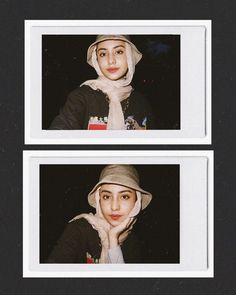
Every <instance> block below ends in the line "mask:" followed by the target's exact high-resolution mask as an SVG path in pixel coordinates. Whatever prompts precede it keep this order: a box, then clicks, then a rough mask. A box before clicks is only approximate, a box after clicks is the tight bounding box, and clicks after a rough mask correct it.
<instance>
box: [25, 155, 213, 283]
mask: <svg viewBox="0 0 236 295" xmlns="http://www.w3.org/2000/svg"><path fill="white" fill-rule="evenodd" d="M111 163H122V164H142V165H143V164H145V165H158V164H162V165H163V164H179V165H180V263H179V264H122V265H121V264H117V265H114V264H105V265H104V264H100V265H99V264H93V265H91V264H89V265H88V264H47V263H46V264H45V263H43V264H40V263H39V261H40V260H39V249H40V248H39V247H40V246H39V245H40V243H39V242H40V241H39V198H40V197H39V181H40V180H39V166H40V164H81V165H82V164H93V165H94V164H95V165H96V164H111ZM213 169H214V168H213V151H148V154H147V151H45V150H44V151H42V150H39V151H24V152H23V277H213V276H214V267H213V257H214V256H213V255H214V253H213V252H214V251H213V171H214V170H213ZM193 187H194V188H196V189H194V190H193Z"/></svg>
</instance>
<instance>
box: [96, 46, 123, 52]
mask: <svg viewBox="0 0 236 295" xmlns="http://www.w3.org/2000/svg"><path fill="white" fill-rule="evenodd" d="M118 47H123V48H125V46H124V45H117V46H115V47H113V48H112V49H116V48H118ZM99 50H107V48H99V49H98V50H97V51H99Z"/></svg>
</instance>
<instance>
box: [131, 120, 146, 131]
mask: <svg viewBox="0 0 236 295" xmlns="http://www.w3.org/2000/svg"><path fill="white" fill-rule="evenodd" d="M129 123H130V125H131V126H132V128H131V129H133V130H146V127H141V126H140V125H139V124H138V122H137V121H136V120H134V119H129Z"/></svg>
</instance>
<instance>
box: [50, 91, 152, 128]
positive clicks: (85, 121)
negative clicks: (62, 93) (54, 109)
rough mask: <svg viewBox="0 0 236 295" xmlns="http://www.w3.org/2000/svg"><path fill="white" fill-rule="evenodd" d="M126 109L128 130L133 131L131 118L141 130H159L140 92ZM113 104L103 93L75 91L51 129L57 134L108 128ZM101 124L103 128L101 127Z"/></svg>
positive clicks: (132, 93) (127, 100) (124, 106)
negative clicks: (97, 127)
mask: <svg viewBox="0 0 236 295" xmlns="http://www.w3.org/2000/svg"><path fill="white" fill-rule="evenodd" d="M121 105H122V109H123V112H124V117H125V120H126V122H127V129H132V126H130V125H129V123H128V121H129V120H128V119H129V117H130V116H131V117H132V118H133V119H134V120H136V121H137V122H138V124H139V125H140V126H145V124H146V128H147V129H155V123H154V118H153V116H152V114H151V108H150V106H149V104H148V102H147V100H146V99H145V97H144V96H143V95H142V94H140V93H138V92H137V91H135V90H134V91H132V92H131V94H130V96H129V97H128V98H127V99H125V100H124V101H122V103H121ZM108 111H109V103H108V99H107V98H106V95H105V94H104V93H103V92H102V91H100V90H93V89H92V88H90V87H89V86H85V85H84V86H82V87H78V88H77V89H75V90H74V91H72V92H71V93H70V94H69V96H68V99H67V101H66V103H65V105H64V106H63V108H62V109H61V110H60V113H59V115H58V116H57V117H56V118H55V119H54V120H53V121H52V123H51V126H50V128H49V129H53V130H80V129H85V130H86V129H96V127H95V128H93V126H94V123H98V124H97V126H102V125H103V126H104V129H105V126H106V122H107V121H106V120H107V117H108ZM99 124H100V125H99Z"/></svg>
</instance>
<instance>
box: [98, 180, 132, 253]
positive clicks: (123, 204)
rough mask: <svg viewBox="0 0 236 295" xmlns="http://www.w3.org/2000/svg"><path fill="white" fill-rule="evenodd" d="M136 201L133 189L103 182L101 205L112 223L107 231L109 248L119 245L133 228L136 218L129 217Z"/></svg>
mask: <svg viewBox="0 0 236 295" xmlns="http://www.w3.org/2000/svg"><path fill="white" fill-rule="evenodd" d="M135 202H136V193H135V191H134V190H133V189H130V188H127V187H125V186H122V185H117V184H103V185H102V186H101V188H100V207H101V211H102V214H103V216H104V218H105V220H106V221H107V222H108V223H109V224H110V226H111V227H110V230H109V231H108V232H107V237H108V242H109V248H110V249H111V248H114V247H116V246H118V245H119V242H120V241H121V240H123V239H124V238H125V237H126V235H127V234H128V231H129V230H130V229H131V227H132V225H133V223H134V218H133V217H129V216H128V215H129V213H130V211H131V210H132V209H133V207H134V205H135Z"/></svg>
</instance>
